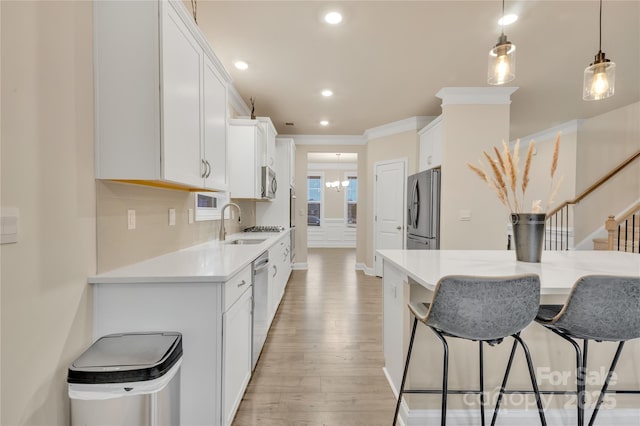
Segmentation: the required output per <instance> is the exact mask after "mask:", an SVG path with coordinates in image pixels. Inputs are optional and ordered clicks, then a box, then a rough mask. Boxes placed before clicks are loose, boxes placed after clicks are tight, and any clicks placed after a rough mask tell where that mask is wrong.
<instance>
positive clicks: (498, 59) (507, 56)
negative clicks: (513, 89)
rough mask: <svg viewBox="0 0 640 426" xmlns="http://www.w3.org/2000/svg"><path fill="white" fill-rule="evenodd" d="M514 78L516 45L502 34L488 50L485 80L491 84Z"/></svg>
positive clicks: (503, 82)
mask: <svg viewBox="0 0 640 426" xmlns="http://www.w3.org/2000/svg"><path fill="white" fill-rule="evenodd" d="M515 78H516V45H515V44H512V43H511V42H510V41H508V40H507V36H506V35H504V34H502V35H500V38H499V39H498V44H496V45H495V47H494V48H493V49H491V50H490V51H489V70H488V73H487V81H488V82H489V84H491V85H493V86H497V85H500V84H505V83H508V82H510V81H513V80H514V79H515Z"/></svg>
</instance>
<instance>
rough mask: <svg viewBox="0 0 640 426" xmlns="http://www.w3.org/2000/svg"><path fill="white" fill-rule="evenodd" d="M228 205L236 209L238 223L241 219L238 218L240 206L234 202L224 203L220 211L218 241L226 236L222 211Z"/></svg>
mask: <svg viewBox="0 0 640 426" xmlns="http://www.w3.org/2000/svg"><path fill="white" fill-rule="evenodd" d="M229 206H233V207H235V208H236V209H238V223H240V221H241V219H240V214H241V212H240V206H239V205H237V204H235V203H228V204H225V205H224V207H222V210H221V211H220V234H219V235H218V239H219V240H220V241H224V240H225V238H226V237H227V231H226V229H224V211H225V210H226V209H227V207H229Z"/></svg>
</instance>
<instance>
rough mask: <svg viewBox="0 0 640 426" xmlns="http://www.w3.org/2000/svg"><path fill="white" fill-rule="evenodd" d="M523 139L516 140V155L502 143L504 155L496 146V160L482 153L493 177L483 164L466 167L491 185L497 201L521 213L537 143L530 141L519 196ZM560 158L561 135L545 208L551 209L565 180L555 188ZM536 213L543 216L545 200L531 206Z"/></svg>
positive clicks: (555, 153) (552, 167)
mask: <svg viewBox="0 0 640 426" xmlns="http://www.w3.org/2000/svg"><path fill="white" fill-rule="evenodd" d="M519 152H520V140H519V139H518V140H516V143H515V146H514V150H513V153H512V152H511V150H510V149H509V145H508V144H507V143H506V142H504V141H503V142H502V152H500V150H499V149H498V148H497V147H493V153H494V154H495V158H494V157H492V156H491V155H490V154H489V153H487V152H486V151H483V155H484V157H485V159H486V161H487V163H488V164H489V168H490V169H491V172H493V177H492V176H490V175H489V173H487V172H486V169H485V167H484V164H483V162H482V161H480V166H475V165H473V164H471V163H467V166H468V167H469V168H470V169H471V170H472V171H473V172H474V173H475V174H476V175H478V176H479V177H480V179H482V180H483V181H485V182H486V183H487V185H489V187H490V188H491V189H493V191H494V192H495V193H496V196H497V197H498V200H500V202H501V203H502V204H504V205H505V206H506V207H507V208H508V209H509V211H510V212H511V213H522V208H523V206H524V198H525V193H526V192H527V188H528V187H529V182H530V180H529V174H530V172H531V161H532V158H533V155H534V153H535V142H534V141H531V142H530V143H529V147H528V149H527V156H526V158H525V160H524V170H523V172H522V177H521V179H520V191H521V192H520V193H518V177H519V175H520V164H519V163H520V154H519ZM559 155H560V133H558V136H557V137H556V140H555V144H554V148H553V157H552V160H551V169H550V175H551V182H550V186H549V189H550V193H551V196H550V197H549V200H548V202H547V205H546V208H547V209H548V208H549V206H550V205H551V203H552V202H553V201H554V200H555V197H556V195H557V194H558V191H559V190H560V185H561V183H562V180H563V178H562V177H561V178H560V179H559V180H558V182H557V183H556V184H555V185H554V182H553V181H554V177H555V174H556V170H557V168H558V156H559ZM531 210H532V211H533V213H540V212H541V211H542V201H541V200H535V201H533V203H532V205H531Z"/></svg>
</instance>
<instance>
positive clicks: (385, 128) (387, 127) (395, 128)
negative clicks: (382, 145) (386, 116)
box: [363, 116, 436, 141]
mask: <svg viewBox="0 0 640 426" xmlns="http://www.w3.org/2000/svg"><path fill="white" fill-rule="evenodd" d="M435 118H436V117H435V116H416V117H409V118H405V119H404V120H399V121H394V122H393V123H388V124H383V125H382V126H378V127H373V128H371V129H367V130H365V131H364V133H363V136H364V138H365V139H366V140H367V141H370V140H372V139H378V138H382V137H385V136H391V135H396V134H398V133H403V132H408V131H410V130H414V131H418V130H420V129H422V128H423V127H424V126H426V125H427V124H428V123H429V122H431V121H433V120H434V119H435Z"/></svg>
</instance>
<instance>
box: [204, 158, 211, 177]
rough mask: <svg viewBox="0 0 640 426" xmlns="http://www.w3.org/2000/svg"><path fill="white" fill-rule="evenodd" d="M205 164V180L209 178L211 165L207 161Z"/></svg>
mask: <svg viewBox="0 0 640 426" xmlns="http://www.w3.org/2000/svg"><path fill="white" fill-rule="evenodd" d="M204 162H205V164H206V165H207V173H205V176H204V177H205V178H208V177H209V176H211V163H209V161H207V160H204Z"/></svg>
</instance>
